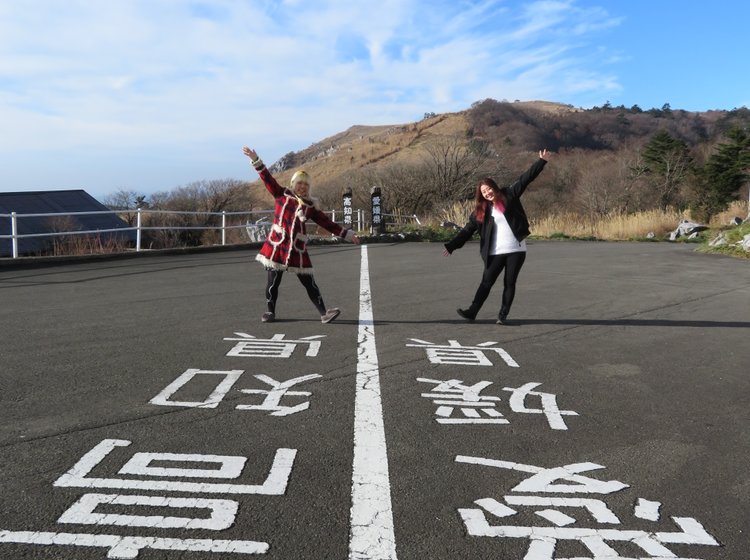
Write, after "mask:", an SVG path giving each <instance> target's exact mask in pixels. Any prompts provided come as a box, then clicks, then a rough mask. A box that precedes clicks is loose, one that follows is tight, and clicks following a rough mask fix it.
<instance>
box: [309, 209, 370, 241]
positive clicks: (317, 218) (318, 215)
mask: <svg viewBox="0 0 750 560" xmlns="http://www.w3.org/2000/svg"><path fill="white" fill-rule="evenodd" d="M311 218H312V220H313V222H315V223H316V224H318V225H319V226H320V227H322V228H324V229H327V230H328V231H330V232H331V233H332V234H333V235H338V236H339V237H343V238H344V239H346V240H347V241H351V242H352V243H354V244H355V245H359V244H360V239H359V237H357V235H356V234H355V233H354V231H353V230H351V229H346V228H344V227H342V226H340V225H339V224H337V223H336V222H334V221H333V220H331V218H329V217H328V214H326V213H325V212H323V211H322V210H318V209H317V208H314V209H313V210H312V213H311Z"/></svg>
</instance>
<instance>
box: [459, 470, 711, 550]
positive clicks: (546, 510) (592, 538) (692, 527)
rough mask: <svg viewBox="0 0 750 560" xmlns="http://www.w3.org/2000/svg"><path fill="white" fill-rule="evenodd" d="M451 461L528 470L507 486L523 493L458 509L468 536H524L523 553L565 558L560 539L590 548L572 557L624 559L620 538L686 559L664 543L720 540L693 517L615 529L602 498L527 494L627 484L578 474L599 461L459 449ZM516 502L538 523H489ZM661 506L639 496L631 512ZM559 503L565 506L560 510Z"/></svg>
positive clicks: (649, 517) (604, 491)
mask: <svg viewBox="0 0 750 560" xmlns="http://www.w3.org/2000/svg"><path fill="white" fill-rule="evenodd" d="M456 462H457V463H466V464H473V465H482V466H489V467H496V468H500V469H507V470H511V471H516V472H522V473H528V474H530V475H531V476H530V477H528V478H527V479H526V480H524V481H522V482H521V483H519V484H517V485H516V486H515V487H513V488H512V489H511V490H510V492H518V493H521V494H522V495H516V494H512V493H511V494H507V495H504V496H502V499H501V500H497V499H495V498H492V497H489V498H482V499H479V500H475V501H474V504H475V505H477V506H479V507H477V508H459V509H458V513H459V515H460V516H461V519H463V521H464V525H465V526H466V530H467V533H468V534H469V535H470V536H473V537H493V538H523V539H528V541H529V547H528V550H527V553H526V555H525V558H526V559H532V558H533V559H534V560H554V559H557V560H569V559H564V558H559V557H556V556H555V549H556V547H557V544H558V542H559V541H571V542H578V543H581V544H582V545H583V546H584V547H585V548H586V549H588V551H589V552H590V553H591V554H592V556H585V557H584V556H580V555H577V556H576V560H582V559H583V558H590V559H592V560H611V559H615V558H623V559H624V560H625V558H626V557H624V556H621V555H620V553H619V552H618V550H617V548H618V543H621V544H620V546H622V545H623V544H626V545H627V546H632V545H635V546H637V547H639V548H640V549H641V550H642V551H643V552H644V553H645V554H647V556H639V557H638V558H639V559H646V558H654V559H657V558H658V559H660V560H664V559H666V558H670V559H674V560H690V559H687V558H680V557H678V556H677V555H676V554H675V553H674V552H673V551H671V550H670V549H669V548H667V546H665V545H667V544H682V545H688V544H689V545H707V546H719V543H718V542H717V541H716V540H715V539H714V538H713V537H712V536H711V535H710V534H709V533H708V532H707V531H706V530H705V529H704V528H703V526H702V525H701V524H700V523H698V521H696V520H695V519H693V518H692V517H672V518H671V519H672V521H673V522H674V524H675V525H676V526H677V529H678V530H677V531H675V530H671V531H654V530H643V529H620V528H613V527H614V526H618V525H621V524H622V521H621V520H620V518H619V517H618V516H617V515H615V513H614V512H613V511H612V510H611V509H610V508H609V507H608V506H607V504H606V503H605V502H604V501H603V500H601V499H592V498H589V497H586V498H579V497H559V496H544V495H543V496H539V495H536V496H534V495H529V494H568V495H571V494H588V495H590V494H599V495H608V494H612V493H615V492H619V491H620V490H623V489H625V488H628V485H626V484H623V483H622V482H619V481H616V480H609V481H601V480H598V479H595V478H591V477H588V476H584V475H581V474H580V473H582V472H587V471H592V470H597V469H603V468H604V467H603V466H601V465H597V464H594V463H576V464H571V465H565V466H562V467H555V468H549V469H547V468H543V467H537V466H534V465H524V464H521V463H513V462H510V461H501V460H495V459H485V458H482V457H467V456H463V455H459V456H457V457H456ZM519 507H521V508H531V509H532V510H533V511H532V513H533V514H534V515H535V516H536V517H537V518H538V519H539V524H538V525H532V526H522V525H493V524H491V520H494V519H502V520H504V521H505V520H512V518H513V517H514V516H516V515H517V514H518V513H519ZM660 507H661V504H660V503H659V502H652V501H649V500H644V499H643V498H638V500H637V502H636V505H635V507H634V511H633V515H634V517H635V518H636V519H641V520H645V521H649V522H658V521H659V519H660V514H659V508H660ZM562 509H564V510H565V512H563V511H561V510H562ZM580 510H583V513H582V514H581V515H577V517H572V516H571V515H568V514H577V513H578V512H579V511H580ZM526 519H528V516H526ZM505 522H507V521H505ZM581 525H584V526H581ZM628 559H630V557H628ZM630 560H632V559H630Z"/></svg>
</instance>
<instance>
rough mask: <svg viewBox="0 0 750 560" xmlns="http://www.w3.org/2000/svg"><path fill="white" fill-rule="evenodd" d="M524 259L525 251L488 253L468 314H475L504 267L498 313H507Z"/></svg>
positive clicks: (514, 293)
mask: <svg viewBox="0 0 750 560" xmlns="http://www.w3.org/2000/svg"><path fill="white" fill-rule="evenodd" d="M525 260H526V251H520V252H518V253H507V254H505V255H490V256H489V257H488V258H487V263H486V266H485V268H484V274H483V275H482V281H481V282H480V284H479V287H478V288H477V293H476V294H475V295H474V301H473V302H471V307H469V310H468V311H469V314H470V315H472V316H474V317H475V316H476V314H477V313H479V310H480V309H481V307H482V304H483V303H484V301H485V300H486V299H487V296H489V295H490V290H491V289H492V286H494V284H495V281H497V278H498V277H499V276H500V273H501V272H502V271H503V269H505V280H504V282H503V302H502V306H501V307H500V315H507V314H508V313H509V312H510V306H511V305H512V304H513V298H514V297H515V295H516V280H518V274H519V273H520V272H521V267H522V266H523V263H524V261H525Z"/></svg>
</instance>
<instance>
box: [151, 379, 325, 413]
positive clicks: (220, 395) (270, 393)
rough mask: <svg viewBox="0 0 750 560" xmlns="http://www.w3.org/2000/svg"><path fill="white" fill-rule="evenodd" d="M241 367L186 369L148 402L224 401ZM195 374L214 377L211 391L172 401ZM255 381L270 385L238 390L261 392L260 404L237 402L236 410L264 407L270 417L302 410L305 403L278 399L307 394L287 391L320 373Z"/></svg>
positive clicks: (200, 404) (205, 404)
mask: <svg viewBox="0 0 750 560" xmlns="http://www.w3.org/2000/svg"><path fill="white" fill-rule="evenodd" d="M243 373H244V372H243V370H227V371H213V370H201V369H188V370H186V371H185V372H184V373H183V374H182V375H180V376H179V377H178V378H177V379H175V380H174V381H173V382H172V383H170V384H169V385H167V386H166V387H165V388H164V389H163V390H162V391H161V392H160V393H159V394H158V395H156V396H155V397H154V398H153V399H151V400H150V401H149V402H150V403H151V404H155V405H158V406H182V407H187V408H216V407H217V406H219V404H220V403H221V402H222V401H223V400H224V397H226V395H227V393H229V391H230V390H231V389H232V387H233V386H234V384H235V383H236V382H237V380H239V378H240V376H241V375H242V374H243ZM198 376H204V377H209V378H215V379H218V384H217V385H216V387H215V388H214V389H213V391H212V392H211V394H210V395H209V396H208V397H207V398H206V399H205V400H203V401H180V400H172V397H173V396H174V395H175V393H177V392H178V391H180V390H182V389H184V387H185V386H186V385H188V384H189V383H190V382H191V381H192V380H194V379H195V378H196V377H198ZM254 377H255V378H256V379H258V380H259V381H262V382H263V383H265V384H266V385H269V386H270V387H271V389H270V390H266V389H240V392H241V393H245V394H249V395H254V394H257V395H265V399H264V400H263V402H262V403H260V404H252V405H251V404H238V405H237V406H235V408H236V409H237V410H264V411H268V412H270V413H271V416H288V415H290V414H295V413H296V412H302V411H303V410H307V409H308V408H309V407H310V403H309V402H303V403H299V404H297V405H294V406H284V405H282V404H281V399H282V398H284V397H285V396H302V397H309V396H310V395H312V393H310V392H309V391H290V390H289V389H291V388H292V387H293V386H295V385H299V384H301V383H305V382H307V381H311V380H313V379H318V378H320V377H321V376H320V375H318V374H317V373H313V374H310V375H303V376H301V377H295V378H294V379H289V380H287V381H276V380H274V379H271V378H270V377H269V376H267V375H263V374H258V375H255V376H254Z"/></svg>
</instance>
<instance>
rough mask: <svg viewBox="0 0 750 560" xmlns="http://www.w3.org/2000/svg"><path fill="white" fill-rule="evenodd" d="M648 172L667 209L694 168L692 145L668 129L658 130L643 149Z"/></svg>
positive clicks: (660, 202) (661, 201)
mask: <svg viewBox="0 0 750 560" xmlns="http://www.w3.org/2000/svg"><path fill="white" fill-rule="evenodd" d="M643 162H644V164H645V168H644V169H643V171H645V174H646V175H647V176H648V177H650V179H651V185H652V187H653V188H654V189H655V190H656V191H657V193H658V196H659V206H660V207H661V209H662V210H666V209H667V207H668V206H670V205H671V204H674V203H675V199H676V195H677V192H678V191H679V188H680V186H681V185H682V184H683V183H684V181H685V179H686V178H687V176H688V174H689V173H690V171H691V169H692V163H693V159H692V157H691V156H690V149H689V148H688V145H687V144H686V143H685V142H683V141H682V140H679V139H677V138H674V137H673V136H672V135H671V134H669V132H667V131H666V130H660V131H659V132H657V133H656V134H654V136H653V138H651V140H649V142H648V144H646V146H645V147H644V149H643Z"/></svg>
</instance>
